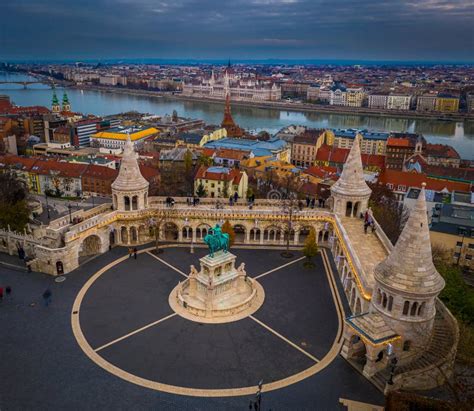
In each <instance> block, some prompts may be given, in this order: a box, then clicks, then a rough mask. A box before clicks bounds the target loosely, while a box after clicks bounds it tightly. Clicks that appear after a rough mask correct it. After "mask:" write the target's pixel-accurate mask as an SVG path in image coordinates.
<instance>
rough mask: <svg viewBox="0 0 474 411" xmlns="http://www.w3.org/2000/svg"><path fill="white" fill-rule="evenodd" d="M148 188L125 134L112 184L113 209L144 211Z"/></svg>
mask: <svg viewBox="0 0 474 411" xmlns="http://www.w3.org/2000/svg"><path fill="white" fill-rule="evenodd" d="M148 187H149V183H148V181H146V180H145V178H144V177H143V176H142V174H141V172H140V167H139V166H138V161H137V153H136V152H135V149H134V148H133V144H132V141H131V140H130V135H129V134H127V141H126V142H125V148H124V150H123V155H122V162H121V164H120V170H119V175H118V176H117V178H116V179H115V181H114V182H113V183H112V196H113V206H114V209H116V210H120V211H135V210H143V209H145V208H146V207H147V206H148Z"/></svg>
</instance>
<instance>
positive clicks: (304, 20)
mask: <svg viewBox="0 0 474 411" xmlns="http://www.w3.org/2000/svg"><path fill="white" fill-rule="evenodd" d="M88 3H89V5H88ZM3 10H4V12H5V13H6V15H8V16H9V18H8V19H7V20H6V21H5V23H4V25H3V27H2V29H1V31H0V36H1V40H2V41H1V42H2V44H3V47H2V52H1V54H0V58H1V59H5V60H68V59H70V60H87V59H92V60H96V59H180V60H196V61H198V60H199V61H202V60H209V59H210V60H225V59H228V58H231V59H232V60H260V61H265V60H301V59H304V60H352V61H374V60H375V61H378V60H382V61H400V60H402V61H425V62H437V61H440V62H472V61H474V60H473V57H472V56H473V55H474V53H473V51H474V47H473V44H472V38H473V36H474V29H473V27H474V5H473V4H472V3H471V2H468V1H465V0H459V1H444V0H423V1H418V2H412V1H410V0H401V1H397V2H377V3H375V2H372V1H365V2H355V1H342V0H337V1H335V2H328V1H325V0H318V1H309V0H239V1H234V2H232V3H230V4H229V3H226V4H221V3H219V2H216V1H211V0H204V1H196V0H179V1H174V2H172V3H171V2H166V1H150V0H138V1H130V0H118V1H116V0H114V1H111V0H99V1H94V2H85V3H84V2H81V3H80V4H78V3H74V2H71V1H69V0H62V1H56V2H54V3H53V2H50V1H42V2H41V3H37V2H33V1H31V0H26V1H21V2H15V3H11V4H5V5H4V6H3ZM20 21H21V22H22V24H21V25H20V24H18V22H20Z"/></svg>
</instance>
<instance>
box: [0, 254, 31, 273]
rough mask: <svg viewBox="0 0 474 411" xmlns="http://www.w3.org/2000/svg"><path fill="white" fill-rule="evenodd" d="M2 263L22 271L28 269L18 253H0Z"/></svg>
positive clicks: (0, 262)
mask: <svg viewBox="0 0 474 411" xmlns="http://www.w3.org/2000/svg"><path fill="white" fill-rule="evenodd" d="M0 265H3V266H5V267H9V268H14V269H18V270H22V271H27V269H26V266H25V263H24V262H23V260H20V259H19V258H18V256H17V255H9V254H7V253H0Z"/></svg>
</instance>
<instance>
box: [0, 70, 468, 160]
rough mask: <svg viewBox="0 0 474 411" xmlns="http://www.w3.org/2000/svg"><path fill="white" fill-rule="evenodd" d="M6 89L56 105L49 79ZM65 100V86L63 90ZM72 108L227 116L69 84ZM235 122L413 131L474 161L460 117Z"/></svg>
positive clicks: (271, 112) (243, 112) (264, 113)
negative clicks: (77, 87)
mask: <svg viewBox="0 0 474 411" xmlns="http://www.w3.org/2000/svg"><path fill="white" fill-rule="evenodd" d="M25 80H26V81H28V80H32V81H34V80H35V79H34V78H32V77H28V76H23V75H17V74H8V73H2V72H0V82H1V81H25ZM0 94H7V95H9V96H10V98H11V100H12V101H13V102H14V103H15V104H17V105H21V106H31V105H42V106H46V107H50V106H51V97H52V91H51V89H50V88H49V87H48V86H46V85H43V84H32V85H29V86H28V88H27V89H26V90H25V89H23V86H21V85H15V84H0ZM57 94H58V97H59V98H60V99H61V96H62V90H59V89H58V91H57ZM67 94H68V97H69V101H70V102H71V105H72V110H73V111H76V112H81V113H85V114H86V113H90V114H96V115H108V114H116V113H121V112H125V111H131V110H135V111H138V112H143V113H150V114H157V115H165V114H171V113H172V112H173V110H176V111H177V112H178V114H179V115H180V116H183V117H191V118H199V119H202V120H204V121H205V122H206V123H209V124H219V123H220V122H221V120H222V115H223V104H222V103H208V102H196V101H184V100H174V99H172V98H165V97H148V96H147V97H143V96H135V95H132V94H117V93H108V92H103V91H90V90H78V89H68V90H67ZM232 113H233V116H234V119H235V121H236V122H237V124H239V125H240V126H241V127H244V128H246V129H249V130H252V131H260V130H267V131H268V132H270V133H275V132H276V131H278V130H279V129H281V128H282V127H284V126H287V125H290V124H299V125H304V126H309V127H314V128H358V129H370V130H381V131H408V132H413V133H421V134H423V135H424V136H425V137H426V138H427V139H428V141H430V142H433V143H442V144H450V145H452V146H454V147H455V148H456V149H457V150H458V152H459V154H460V155H461V157H463V158H467V159H471V160H474V121H465V122H454V121H440V120H425V119H412V118H403V117H397V118H391V117H390V118H388V117H378V116H368V115H352V114H329V113H302V112H291V111H286V110H280V109H260V108H254V107H233V109H232Z"/></svg>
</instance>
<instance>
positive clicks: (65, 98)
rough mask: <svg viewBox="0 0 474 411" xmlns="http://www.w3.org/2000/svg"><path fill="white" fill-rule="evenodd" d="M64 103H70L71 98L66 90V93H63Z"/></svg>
mask: <svg viewBox="0 0 474 411" xmlns="http://www.w3.org/2000/svg"><path fill="white" fill-rule="evenodd" d="M63 104H69V98H68V96H67V94H66V92H64V94H63Z"/></svg>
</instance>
